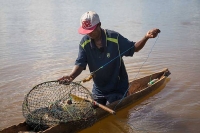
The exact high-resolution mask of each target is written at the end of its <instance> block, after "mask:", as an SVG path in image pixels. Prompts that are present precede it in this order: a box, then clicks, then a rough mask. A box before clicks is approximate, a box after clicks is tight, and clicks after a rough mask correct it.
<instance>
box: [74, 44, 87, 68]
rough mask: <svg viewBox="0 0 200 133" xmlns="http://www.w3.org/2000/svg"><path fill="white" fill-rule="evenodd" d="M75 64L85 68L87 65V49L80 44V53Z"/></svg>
mask: <svg viewBox="0 0 200 133" xmlns="http://www.w3.org/2000/svg"><path fill="white" fill-rule="evenodd" d="M75 65H77V66H81V67H83V68H84V70H85V69H86V66H87V55H86V51H85V50H84V49H83V48H82V47H81V45H79V53H78V57H77V59H76V61H75Z"/></svg>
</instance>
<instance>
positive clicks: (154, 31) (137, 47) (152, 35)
mask: <svg viewBox="0 0 200 133" xmlns="http://www.w3.org/2000/svg"><path fill="white" fill-rule="evenodd" d="M158 33H160V30H159V29H152V30H150V31H148V32H147V34H146V35H145V36H144V37H143V38H142V39H141V40H140V41H138V42H136V43H135V52H138V51H140V50H141V49H142V48H143V47H144V45H145V44H146V42H147V40H148V39H149V38H155V37H156V36H157V35H158Z"/></svg>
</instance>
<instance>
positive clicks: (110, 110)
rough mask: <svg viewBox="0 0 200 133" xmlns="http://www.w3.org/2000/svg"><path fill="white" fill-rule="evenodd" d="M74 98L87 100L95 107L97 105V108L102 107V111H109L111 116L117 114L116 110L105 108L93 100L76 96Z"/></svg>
mask: <svg viewBox="0 0 200 133" xmlns="http://www.w3.org/2000/svg"><path fill="white" fill-rule="evenodd" d="M73 96H74V97H77V98H79V99H83V100H85V101H88V102H91V103H92V104H93V105H96V106H98V107H100V108H101V109H103V110H105V111H107V112H109V113H111V114H113V115H115V114H116V112H115V111H114V110H112V109H110V108H108V107H107V106H105V105H103V104H100V103H98V102H96V101H95V100H92V99H90V98H85V97H80V96H76V95H73Z"/></svg>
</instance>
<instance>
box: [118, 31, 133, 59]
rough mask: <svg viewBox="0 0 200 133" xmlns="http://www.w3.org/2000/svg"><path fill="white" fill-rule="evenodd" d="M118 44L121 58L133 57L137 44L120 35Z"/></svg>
mask: <svg viewBox="0 0 200 133" xmlns="http://www.w3.org/2000/svg"><path fill="white" fill-rule="evenodd" d="M118 44H119V49H120V53H121V56H133V54H134V51H135V42H133V41H129V40H128V39H127V38H125V37H123V36H122V35H120V34H119V36H118Z"/></svg>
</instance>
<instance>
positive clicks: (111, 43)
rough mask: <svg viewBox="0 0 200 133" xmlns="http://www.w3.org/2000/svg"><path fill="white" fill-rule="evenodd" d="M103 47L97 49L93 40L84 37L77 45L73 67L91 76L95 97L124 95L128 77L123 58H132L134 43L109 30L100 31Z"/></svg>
mask: <svg viewBox="0 0 200 133" xmlns="http://www.w3.org/2000/svg"><path fill="white" fill-rule="evenodd" d="M101 37H102V42H103V47H102V48H101V49H99V48H97V47H96V45H95V44H94V40H93V39H90V38H89V36H88V35H85V36H84V37H83V38H82V40H81V42H80V45H79V54H78V58H77V59H76V62H75V65H78V66H81V67H84V68H86V66H87V65H88V67H89V70H90V72H94V73H93V74H94V75H93V81H94V84H93V89H92V92H93V93H94V94H96V95H97V96H104V95H108V94H112V93H121V94H124V93H125V92H126V90H127V89H128V84H129V83H128V75H127V72H126V68H125V65H124V62H123V59H122V57H123V56H133V54H134V48H135V47H134V44H135V42H132V41H129V40H128V39H126V38H124V37H123V36H122V35H120V34H119V33H117V32H115V31H111V30H104V29H102V30H101Z"/></svg>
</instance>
